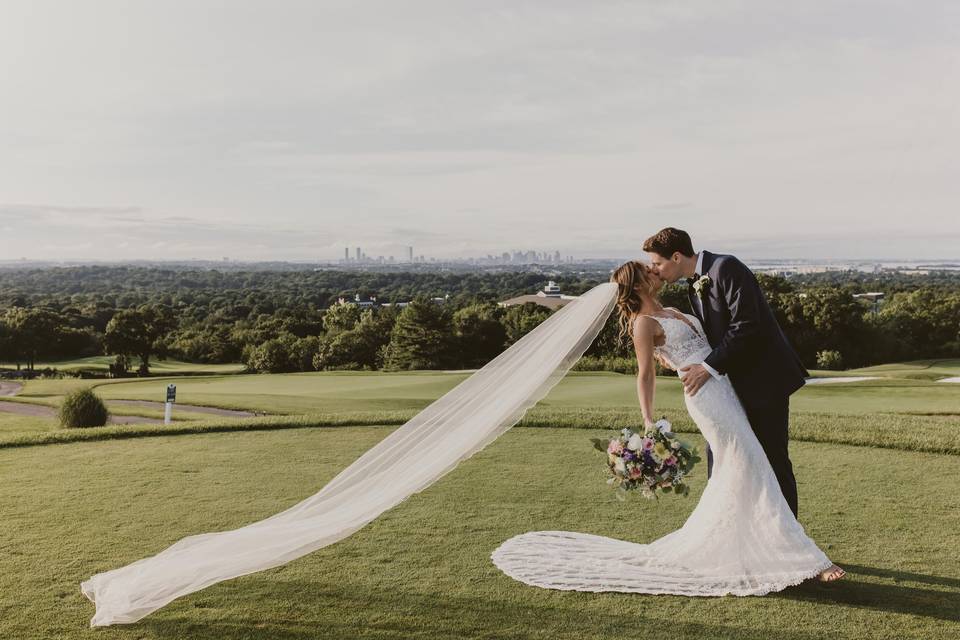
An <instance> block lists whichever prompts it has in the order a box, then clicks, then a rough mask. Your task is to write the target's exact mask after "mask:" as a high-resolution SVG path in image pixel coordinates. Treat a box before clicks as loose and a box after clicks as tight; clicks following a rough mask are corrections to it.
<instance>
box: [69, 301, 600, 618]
mask: <svg viewBox="0 0 960 640" xmlns="http://www.w3.org/2000/svg"><path fill="white" fill-rule="evenodd" d="M616 293H617V285H616V284H615V283H610V282H607V283H603V284H600V285H597V286H596V287H594V288H593V289H590V290H589V291H587V292H586V293H585V294H583V295H582V296H580V297H579V298H576V299H575V300H572V301H571V302H570V303H568V304H567V305H566V306H565V307H563V308H562V309H560V310H559V311H557V312H556V313H554V314H553V315H551V316H550V317H549V318H547V319H546V320H545V321H544V322H542V323H541V324H540V325H538V326H537V327H536V328H535V329H534V330H533V331H531V332H530V333H528V334H527V335H525V336H524V337H523V338H521V339H520V340H518V341H517V342H516V343H515V344H514V345H512V346H511V347H510V348H509V349H507V350H506V351H504V352H503V353H501V354H500V355H499V356H497V357H496V358H495V359H494V360H492V361H491V362H489V363H488V364H487V365H486V366H484V367H483V368H482V369H479V370H478V371H477V372H476V373H474V374H473V375H471V376H470V377H469V378H467V379H466V380H464V381H463V382H461V383H460V384H459V385H457V386H456V387H454V388H453V389H451V390H450V391H449V392H447V393H446V394H445V395H443V396H442V397H440V398H439V399H437V400H436V401H434V402H433V403H432V404H430V405H429V406H427V407H426V408H425V409H424V410H423V411H421V412H420V413H418V414H417V415H415V416H414V417H413V418H411V419H410V420H409V421H408V422H407V423H406V424H404V425H403V426H401V427H399V428H398V429H396V430H395V431H394V432H393V433H391V434H390V435H388V436H387V437H386V438H384V439H383V440H381V441H380V442H379V443H377V444H376V445H375V446H374V447H373V448H371V449H370V450H369V451H367V452H366V453H364V454H363V455H362V456H360V457H359V458H357V460H356V461H355V462H354V463H353V464H351V465H350V466H348V467H347V468H346V469H344V470H343V471H341V472H340V473H339V474H338V475H337V476H336V477H334V478H333V479H332V480H331V481H330V482H329V483H327V484H326V486H324V487H323V488H322V489H321V490H320V491H319V492H318V493H316V494H314V495H313V496H311V497H309V498H307V499H306V500H304V501H302V502H300V503H299V504H296V505H294V506H293V507H290V508H289V509H287V510H286V511H283V512H281V513H278V514H276V515H274V516H271V517H269V518H267V519H265V520H261V521H259V522H254V523H253V524H249V525H247V526H245V527H241V528H239V529H234V530H232V531H222V532H217V533H205V534H201V535H193V536H189V537H187V538H183V539H182V540H180V541H179V542H177V543H175V544H174V545H172V546H171V547H169V548H167V549H165V550H164V551H161V552H160V553H158V554H157V555H155V556H152V557H149V558H144V559H143V560H139V561H137V562H134V563H132V564H129V565H127V566H125V567H120V568H119V569H114V570H112V571H107V572H104V573H98V574H97V575H95V576H93V577H91V578H90V579H89V580H86V581H85V582H83V583H82V584H81V585H80V588H81V590H82V591H83V593H84V595H86V596H87V597H88V598H90V600H92V601H93V602H94V604H95V605H96V614H95V615H94V616H93V618H92V619H91V620H90V626H94V627H96V626H107V625H111V624H117V623H130V622H136V621H137V620H140V619H141V618H143V617H144V616H146V615H148V614H150V613H151V612H153V611H156V610H157V609H159V608H160V607H162V606H164V605H166V604H168V603H169V602H171V601H172V600H174V599H176V598H179V597H180V596H184V595H187V594H188V593H193V592H194V591H199V590H200V589H203V588H205V587H208V586H210V585H212V584H214V583H217V582H220V581H221V580H228V579H230V578H236V577H238V576H242V575H246V574H248V573H254V572H256V571H262V570H264V569H269V568H271V567H276V566H279V565H282V564H285V563H287V562H290V561H291V560H294V559H296V558H299V557H300V556H303V555H306V554H308V553H310V552H312V551H315V550H317V549H320V548H321V547H324V546H326V545H329V544H332V543H334V542H336V541H338V540H342V539H343V538H345V537H347V536H348V535H350V534H351V533H353V532H354V531H357V530H358V529H360V528H361V527H363V526H364V525H366V524H367V523H368V522H370V521H371V520H373V519H374V518H376V517H377V516H379V515H380V514H381V513H383V512H384V511H386V510H387V509H390V508H391V507H393V506H395V505H397V504H399V503H400V502H402V501H403V500H405V499H406V498H407V497H409V496H410V495H412V494H414V493H416V492H418V491H422V490H423V489H425V488H427V487H428V486H430V485H431V484H433V483H434V482H436V481H437V479H439V478H440V477H441V476H443V475H444V474H445V473H447V472H449V471H451V470H453V469H454V467H456V466H457V465H458V464H459V463H460V462H461V461H462V460H465V459H467V458H469V457H470V456H471V455H473V454H474V453H476V452H478V451H480V450H481V449H483V448H484V447H485V446H487V445H488V444H490V443H491V442H493V441H494V440H495V439H496V438H497V437H498V436H499V435H500V434H502V433H503V432H505V431H507V430H508V429H509V428H510V427H512V426H513V425H514V424H516V423H517V422H518V421H519V420H520V419H521V418H522V417H523V414H524V413H525V412H526V411H527V409H529V408H530V407H532V406H533V405H534V404H536V403H537V401H539V400H540V399H541V398H542V397H543V396H545V395H546V394H547V392H548V391H550V389H551V388H552V387H553V386H554V385H555V384H556V383H557V382H559V381H560V379H561V378H563V376H564V375H566V373H567V372H568V371H569V370H570V368H571V367H572V366H573V365H574V363H575V362H576V361H577V360H579V359H580V357H581V356H582V355H583V353H584V351H586V350H587V348H588V347H589V346H590V344H591V343H592V342H593V340H594V339H595V338H596V336H597V334H598V333H599V332H600V330H601V329H602V328H603V325H604V323H605V321H606V319H607V317H608V316H609V315H610V312H611V311H612V310H613V306H614V304H615V303H616Z"/></svg>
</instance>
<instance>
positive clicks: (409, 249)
mask: <svg viewBox="0 0 960 640" xmlns="http://www.w3.org/2000/svg"><path fill="white" fill-rule="evenodd" d="M407 262H413V247H407Z"/></svg>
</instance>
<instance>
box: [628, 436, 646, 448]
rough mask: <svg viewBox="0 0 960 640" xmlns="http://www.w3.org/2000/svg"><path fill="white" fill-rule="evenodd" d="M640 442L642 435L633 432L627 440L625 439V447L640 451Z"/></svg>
mask: <svg viewBox="0 0 960 640" xmlns="http://www.w3.org/2000/svg"><path fill="white" fill-rule="evenodd" d="M642 444H643V436H641V435H640V434H639V433H635V434H633V435H632V436H630V439H629V440H627V449H631V450H633V451H640V446H641V445H642Z"/></svg>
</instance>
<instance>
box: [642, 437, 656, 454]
mask: <svg viewBox="0 0 960 640" xmlns="http://www.w3.org/2000/svg"><path fill="white" fill-rule="evenodd" d="M653 447H654V442H653V438H644V439H643V450H644V451H650V450H651V449H653Z"/></svg>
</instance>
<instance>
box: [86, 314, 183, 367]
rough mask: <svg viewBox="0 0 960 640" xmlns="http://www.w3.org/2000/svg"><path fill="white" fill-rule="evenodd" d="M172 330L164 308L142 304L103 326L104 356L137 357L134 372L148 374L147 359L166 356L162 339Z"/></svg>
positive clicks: (170, 320) (172, 321)
mask: <svg viewBox="0 0 960 640" xmlns="http://www.w3.org/2000/svg"><path fill="white" fill-rule="evenodd" d="M175 327H176V321H175V320H174V318H173V314H172V313H171V312H170V310H169V309H168V308H167V307H163V306H160V305H142V306H140V307H137V308H136V309H124V310H123V311H118V312H117V313H116V315H114V316H113V318H112V319H111V320H110V322H109V323H108V324H107V331H106V334H105V335H104V346H105V348H106V351H107V353H108V354H109V353H113V354H121V355H128V356H130V355H133V356H138V357H139V358H140V369H139V371H138V373H139V374H140V375H142V376H145V375H148V374H149V373H150V357H151V356H153V355H157V357H159V358H161V359H162V358H164V357H166V344H165V343H164V338H165V337H166V335H167V334H168V333H170V332H171V331H172V330H173V329H174V328H175Z"/></svg>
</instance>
